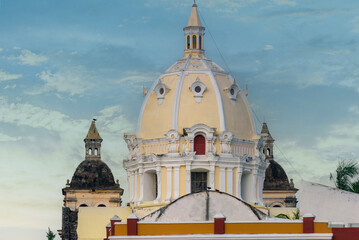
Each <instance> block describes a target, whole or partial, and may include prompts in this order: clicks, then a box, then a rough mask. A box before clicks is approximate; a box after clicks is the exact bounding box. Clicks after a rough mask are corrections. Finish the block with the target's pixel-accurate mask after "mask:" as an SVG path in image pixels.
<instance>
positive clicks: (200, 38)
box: [198, 36, 202, 49]
mask: <svg viewBox="0 0 359 240" xmlns="http://www.w3.org/2000/svg"><path fill="white" fill-rule="evenodd" d="M198 44H199V49H202V36H199V39H198Z"/></svg>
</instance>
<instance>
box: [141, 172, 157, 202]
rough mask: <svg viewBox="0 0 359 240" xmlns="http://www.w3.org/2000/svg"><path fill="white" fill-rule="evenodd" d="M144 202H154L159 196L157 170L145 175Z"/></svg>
mask: <svg viewBox="0 0 359 240" xmlns="http://www.w3.org/2000/svg"><path fill="white" fill-rule="evenodd" d="M143 184H144V186H143V201H144V202H146V201H153V200H155V199H156V198H157V195H158V184H157V174H156V171H155V170H150V171H147V172H145V173H144V175H143Z"/></svg>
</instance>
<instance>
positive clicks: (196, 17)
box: [187, 1, 202, 27]
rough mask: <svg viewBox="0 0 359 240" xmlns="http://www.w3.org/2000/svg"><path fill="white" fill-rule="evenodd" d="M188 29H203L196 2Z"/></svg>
mask: <svg viewBox="0 0 359 240" xmlns="http://www.w3.org/2000/svg"><path fill="white" fill-rule="evenodd" d="M187 27H202V23H201V19H200V18H199V15H198V11H197V4H196V1H194V3H193V5H192V11H191V15H190V17H189V20H188V24H187Z"/></svg>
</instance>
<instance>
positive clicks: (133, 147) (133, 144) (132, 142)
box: [123, 134, 140, 160]
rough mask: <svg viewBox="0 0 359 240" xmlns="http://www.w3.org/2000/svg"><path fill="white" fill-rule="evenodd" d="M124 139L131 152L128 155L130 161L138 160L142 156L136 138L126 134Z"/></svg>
mask: <svg viewBox="0 0 359 240" xmlns="http://www.w3.org/2000/svg"><path fill="white" fill-rule="evenodd" d="M123 138H124V140H125V142H126V143H127V148H128V150H129V152H130V153H129V154H128V160H131V159H136V158H137V156H138V155H139V154H140V148H139V144H138V140H137V138H136V136H135V135H132V134H125V135H124V137H123Z"/></svg>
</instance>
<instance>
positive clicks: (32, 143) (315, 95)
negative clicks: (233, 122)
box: [0, 0, 359, 240]
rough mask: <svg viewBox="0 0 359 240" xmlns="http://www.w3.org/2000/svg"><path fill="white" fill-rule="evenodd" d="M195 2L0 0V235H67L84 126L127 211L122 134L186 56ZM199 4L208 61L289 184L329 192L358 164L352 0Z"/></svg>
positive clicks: (357, 9) (356, 31)
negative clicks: (345, 165)
mask: <svg viewBox="0 0 359 240" xmlns="http://www.w3.org/2000/svg"><path fill="white" fill-rule="evenodd" d="M192 3H193V2H192V0H183V1H176V0H132V1H125V0H61V1H60V0H53V1H48V0H33V1H28V0H17V1H11V0H0V196H1V199H0V239H10V236H11V239H15V240H17V239H24V238H25V237H26V239H28V240H35V239H36V240H38V239H45V232H46V231H47V228H48V227H50V228H51V229H52V230H54V231H55V230H57V229H60V228H61V207H62V204H63V203H62V200H63V196H62V193H61V189H62V188H63V187H65V184H66V180H67V179H71V177H72V174H73V173H74V171H75V169H76V167H77V165H78V164H79V163H80V162H81V161H82V160H83V159H84V154H85V148H84V142H83V139H84V138H85V136H86V134H87V131H88V128H89V126H90V123H91V120H92V118H97V119H98V121H97V127H98V130H99V132H100V134H101V136H102V138H103V139H104V141H103V144H102V146H103V147H102V159H103V160H104V161H105V162H106V163H107V164H108V165H109V166H110V167H111V169H112V171H113V174H114V176H115V178H116V179H119V180H120V184H121V186H122V187H123V188H124V189H125V194H124V202H126V199H127V198H128V195H127V177H126V174H125V171H124V170H123V167H122V160H123V159H124V158H126V155H127V153H128V152H127V147H126V145H125V142H124V141H123V133H125V132H134V131H135V123H136V122H137V117H138V114H139V109H140V107H141V104H142V101H143V93H142V89H143V87H146V88H149V87H150V86H151V84H152V83H153V81H155V79H156V77H157V76H158V75H159V74H160V73H161V72H163V71H164V70H165V69H166V68H167V67H169V66H170V65H171V64H172V63H174V62H175V61H176V60H177V59H179V58H181V57H182V56H183V50H184V36H183V31H182V29H183V27H185V26H186V24H187V21H188V17H189V14H190V10H191V5H192ZM197 4H198V9H199V12H200V15H201V18H202V23H205V27H206V36H205V39H204V46H205V50H206V56H207V57H208V58H210V59H212V60H213V61H215V62H217V63H218V64H219V65H221V66H222V67H224V68H225V69H227V70H228V71H230V72H231V74H232V75H233V76H234V77H235V79H236V81H237V82H238V83H239V85H240V86H241V88H242V89H244V88H246V87H248V92H249V95H248V99H249V102H250V106H251V108H252V110H253V111H254V112H255V115H256V121H257V128H258V129H257V130H258V131H260V125H261V122H263V121H266V122H267V123H268V126H269V129H270V132H271V134H272V136H273V137H274V138H275V139H276V148H275V149H274V154H275V159H276V160H277V161H278V162H279V163H280V164H281V165H282V166H283V167H284V168H285V170H286V172H287V174H288V176H289V178H293V179H294V183H295V184H296V186H298V185H299V182H300V181H301V180H307V181H313V182H318V183H323V184H327V185H330V184H331V183H330V181H329V173H330V172H334V170H335V167H336V165H337V162H338V160H340V159H346V160H359V121H358V119H359V58H358V54H359V42H358V39H359V3H358V2H357V1H356V0H347V1H334V0H300V1H299V0H197ZM211 36H212V37H211ZM216 46H217V47H218V49H219V51H220V52H219V51H218V50H217V47H216ZM222 56H223V57H222ZM14 233H16V234H15V236H14Z"/></svg>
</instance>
